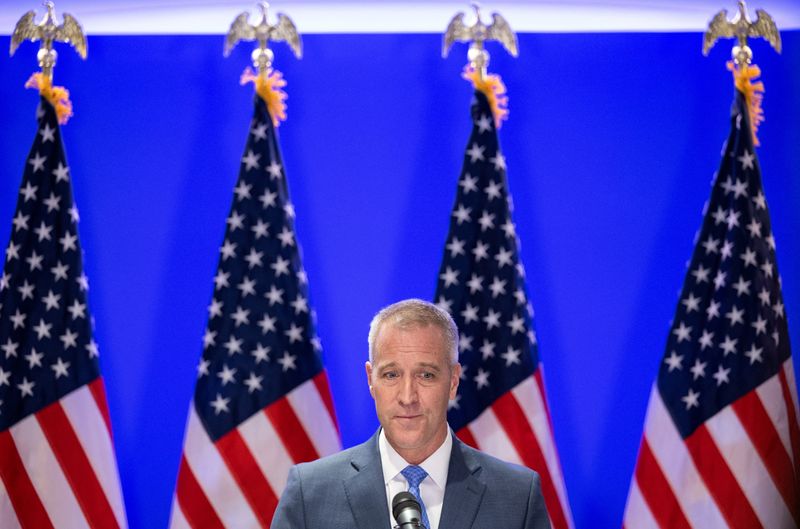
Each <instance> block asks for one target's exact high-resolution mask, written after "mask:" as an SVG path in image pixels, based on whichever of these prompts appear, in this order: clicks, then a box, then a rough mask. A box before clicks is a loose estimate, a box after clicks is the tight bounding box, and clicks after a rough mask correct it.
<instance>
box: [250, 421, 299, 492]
mask: <svg viewBox="0 0 800 529" xmlns="http://www.w3.org/2000/svg"><path fill="white" fill-rule="evenodd" d="M238 430H239V434H240V435H241V436H242V439H243V440H244V443H245V445H247V448H248V450H250V453H251V454H252V455H253V458H254V459H255V460H256V463H257V464H258V468H259V469H261V472H262V473H263V474H264V476H265V477H266V478H267V483H269V486H270V487H271V488H272V491H273V492H274V493H275V497H276V498H279V499H280V497H281V493H282V492H283V489H284V488H285V487H286V479H287V478H288V476H289V469H290V468H291V467H292V464H293V463H292V458H291V456H290V455H289V453H288V452H287V451H286V449H285V448H284V446H283V441H281V438H280V437H279V436H278V433H277V432H276V431H275V429H274V428H273V427H272V423H271V422H270V420H269V417H267V414H266V413H264V412H263V411H260V412H258V413H256V414H255V415H253V416H252V417H250V418H249V419H247V420H246V421H244V422H243V423H242V424H240V425H239V427H238Z"/></svg>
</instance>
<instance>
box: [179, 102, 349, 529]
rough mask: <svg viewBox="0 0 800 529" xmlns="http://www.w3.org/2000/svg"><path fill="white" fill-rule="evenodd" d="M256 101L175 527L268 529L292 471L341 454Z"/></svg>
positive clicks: (269, 137)
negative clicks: (303, 465) (301, 463)
mask: <svg viewBox="0 0 800 529" xmlns="http://www.w3.org/2000/svg"><path fill="white" fill-rule="evenodd" d="M255 99H256V102H255V112H254V116H253V121H252V124H251V128H250V134H249V135H248V138H247V146H246V149H245V154H244V156H243V158H242V161H241V169H240V172H239V179H238V182H237V184H236V187H235V188H234V190H233V192H234V197H233V204H232V206H231V210H230V215H229V216H228V219H227V230H226V233H225V240H224V242H223V244H222V247H221V248H220V253H221V255H220V259H219V267H218V270H217V275H216V277H215V278H214V297H213V300H212V301H211V305H210V306H209V307H208V327H207V329H206V332H205V336H204V338H203V344H204V352H203V356H202V358H201V360H200V363H199V365H198V367H197V386H196V389H195V394H194V402H193V403H192V405H191V406H190V409H189V419H188V426H187V430H186V439H185V441H184V451H183V456H182V458H181V462H180V469H179V472H178V481H177V485H176V489H175V497H176V498H175V502H174V504H173V511H172V522H171V527H172V528H173V529H178V528H184V527H192V528H199V527H203V528H217V527H220V528H221V527H228V528H231V529H233V528H236V529H239V528H251V527H269V525H270V523H271V521H272V516H273V513H274V511H275V508H276V507H277V504H278V499H279V498H280V495H281V492H282V491H283V489H284V487H285V485H286V479H287V477H288V475H289V468H290V467H291V466H292V465H293V464H295V463H299V462H303V461H311V460H314V459H317V458H318V457H321V456H325V455H328V454H332V453H335V452H337V451H339V450H340V449H341V443H340V440H339V431H338V426H337V423H336V419H335V415H334V410H333V402H332V400H331V394H330V390H329V387H328V379H327V375H326V373H325V370H324V368H323V365H322V359H321V346H320V341H319V339H318V337H317V335H316V332H315V329H314V318H313V315H312V310H311V307H310V306H309V303H308V288H307V280H306V274H305V271H304V270H303V267H302V264H301V262H300V252H299V249H298V247H297V240H296V238H295V233H294V208H293V206H292V203H291V202H290V201H289V194H288V189H287V185H286V176H285V173H284V168H283V164H282V162H281V155H280V152H279V150H278V143H277V138H276V134H275V129H274V127H273V124H272V120H271V118H270V116H269V113H268V111H267V107H266V105H265V104H264V101H263V100H262V99H261V98H260V97H258V96H257V97H256V98H255Z"/></svg>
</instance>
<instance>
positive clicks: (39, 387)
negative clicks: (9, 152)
mask: <svg viewBox="0 0 800 529" xmlns="http://www.w3.org/2000/svg"><path fill="white" fill-rule="evenodd" d="M37 118H38V130H37V133H36V139H35V140H34V142H33V147H32V148H31V151H30V155H29V156H28V159H27V161H26V163H25V173H24V175H23V177H22V185H21V187H20V196H19V199H18V202H17V209H16V214H15V216H14V219H13V221H12V223H13V226H12V230H11V238H10V241H9V244H8V247H7V249H6V254H5V256H6V259H5V266H4V268H3V275H2V276H0V350H1V351H2V354H0V527H3V528H18V527H23V528H35V529H40V528H48V527H67V526H69V527H93V528H94V527H103V528H107V527H108V528H116V527H122V528H124V527H127V522H126V518H125V507H124V504H123V501H122V493H121V489H120V484H119V474H118V472H117V463H116V457H115V455H114V446H113V443H112V438H111V424H110V421H109V415H108V405H107V403H106V396H105V389H104V387H103V379H102V377H101V376H100V367H99V365H98V360H97V356H98V348H97V343H95V341H94V340H93V339H92V320H91V316H90V314H89V310H88V308H87V301H86V293H87V290H88V289H89V282H88V280H87V279H86V276H85V275H84V273H83V265H82V254H81V246H80V242H79V241H78V210H77V208H76V207H75V204H74V202H73V200H72V183H71V181H70V172H69V167H68V166H67V160H66V157H65V155H64V149H63V146H62V143H61V131H60V128H59V125H58V120H57V117H56V113H55V109H54V108H53V107H52V106H51V105H50V103H48V102H47V101H46V100H45V99H44V98H42V99H41V102H40V104H39V107H38V111H37Z"/></svg>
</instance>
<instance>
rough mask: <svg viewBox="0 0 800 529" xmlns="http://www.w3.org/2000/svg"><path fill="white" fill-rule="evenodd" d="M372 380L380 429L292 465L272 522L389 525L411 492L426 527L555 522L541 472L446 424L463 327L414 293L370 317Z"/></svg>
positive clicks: (322, 527)
mask: <svg viewBox="0 0 800 529" xmlns="http://www.w3.org/2000/svg"><path fill="white" fill-rule="evenodd" d="M366 372H367V382H368V384H369V391H370V394H371V395H372V398H373V399H374V400H375V410H376V412H377V415H378V420H379V421H380V423H381V428H380V429H379V430H378V432H377V433H376V434H375V435H373V436H372V438H371V439H370V440H369V441H367V442H366V443H364V444H361V445H358V446H355V447H353V448H351V449H349V450H345V451H344V452H340V453H338V454H335V455H333V456H329V457H326V458H324V459H320V460H318V461H315V462H312V463H304V464H300V465H297V466H295V467H293V468H292V470H291V472H290V473H289V482H288V484H287V486H286V490H284V492H283V495H282V496H281V500H280V503H279V504H278V509H277V511H276V513H275V518H274V519H273V522H272V529H304V528H306V529H328V528H333V529H353V528H357V529H386V528H387V527H393V526H394V525H395V520H394V518H393V517H392V516H391V514H390V512H391V501H392V498H394V496H395V495H396V494H397V493H398V492H401V491H406V490H408V491H409V492H411V493H412V494H413V495H414V496H416V497H417V499H418V500H420V501H419V503H420V505H421V507H422V511H423V513H422V520H423V524H424V525H425V527H426V528H427V529H468V528H475V529H544V528H549V527H550V522H549V521H548V518H547V511H546V510H545V506H544V500H543V498H542V494H541V490H540V487H539V476H538V474H536V473H535V472H533V471H531V470H529V469H527V468H523V467H519V466H516V465H511V464H509V463H504V462H502V461H500V460H498V459H495V458H493V457H490V456H488V455H486V454H483V453H481V452H478V451H477V450H474V449H472V448H470V447H469V446H467V445H465V444H463V443H461V442H460V441H459V440H458V439H457V438H455V436H454V435H453V433H452V431H451V430H450V428H449V427H448V426H447V403H448V401H449V400H451V399H453V398H454V397H455V395H456V390H457V389H458V382H459V377H460V375H461V365H460V364H459V363H458V330H457V329H456V325H455V323H454V322H453V319H452V318H451V317H450V315H449V314H447V312H445V311H443V310H441V309H439V308H438V307H436V306H435V305H432V304H430V303H428V302H425V301H421V300H416V299H411V300H406V301H401V302H399V303H396V304H394V305H390V306H389V307H386V308H385V309H383V310H381V311H380V312H379V313H378V314H377V315H376V316H375V318H373V320H372V323H371V324H370V331H369V361H368V362H367V363H366Z"/></svg>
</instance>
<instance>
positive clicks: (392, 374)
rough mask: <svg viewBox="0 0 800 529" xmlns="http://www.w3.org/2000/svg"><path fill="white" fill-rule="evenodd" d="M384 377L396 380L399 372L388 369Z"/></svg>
mask: <svg viewBox="0 0 800 529" xmlns="http://www.w3.org/2000/svg"><path fill="white" fill-rule="evenodd" d="M383 378H385V379H388V380H394V379H395V378H397V372H396V371H386V372H385V373H384V374H383Z"/></svg>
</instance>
